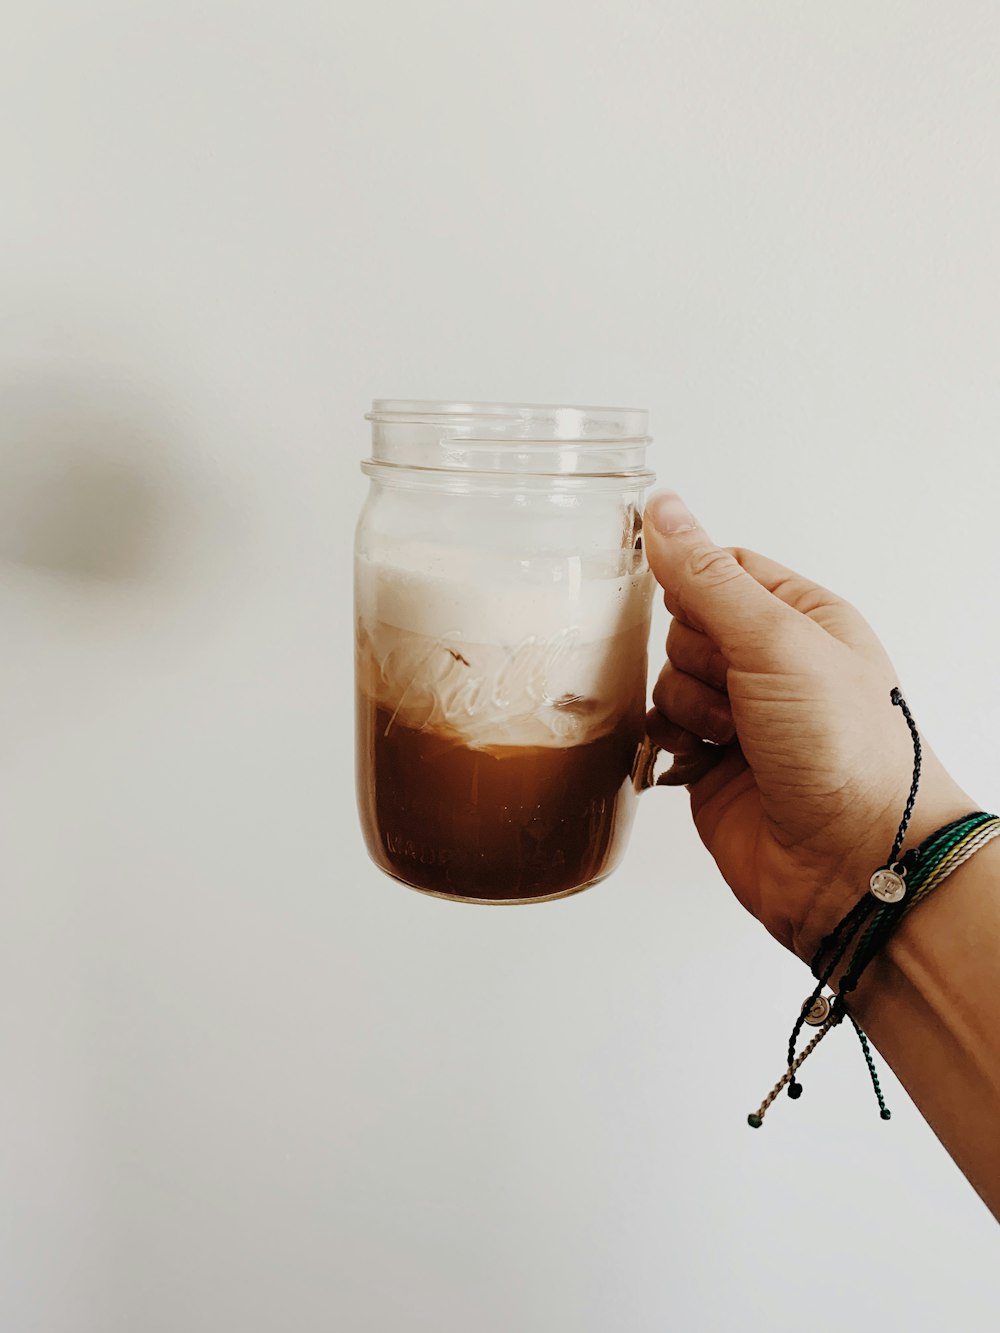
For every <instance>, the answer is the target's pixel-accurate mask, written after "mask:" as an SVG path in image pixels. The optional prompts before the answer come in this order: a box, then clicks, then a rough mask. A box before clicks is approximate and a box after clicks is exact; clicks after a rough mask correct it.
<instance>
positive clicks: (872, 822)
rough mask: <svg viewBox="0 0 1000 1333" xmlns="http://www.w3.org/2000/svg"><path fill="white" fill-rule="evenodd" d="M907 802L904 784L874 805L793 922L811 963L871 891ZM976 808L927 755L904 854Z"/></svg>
mask: <svg viewBox="0 0 1000 1333" xmlns="http://www.w3.org/2000/svg"><path fill="white" fill-rule="evenodd" d="M905 801H906V790H905V787H904V786H903V784H901V785H900V788H899V791H898V792H897V793H895V794H894V796H893V797H892V798H890V799H887V800H884V801H880V802H873V803H871V805H870V808H869V813H868V816H867V817H866V818H864V819H859V820H856V821H854V822H853V826H852V828H851V829H850V830H849V831H848V834H847V837H846V838H845V839H844V848H845V850H844V855H843V859H842V861H841V864H840V866H839V868H838V870H837V871H836V872H835V873H834V874H832V875H831V876H830V877H829V879H828V880H827V881H826V883H825V884H823V885H821V886H820V887H819V888H818V889H817V892H816V894H815V895H814V896H813V899H812V901H811V902H810V904H809V906H808V908H807V910H806V912H805V913H804V914H803V917H802V919H801V920H800V921H799V922H797V923H793V929H792V947H793V950H794V952H795V953H796V954H797V955H798V957H799V958H801V959H802V961H803V962H804V963H806V964H808V963H809V962H810V960H811V959H812V957H813V955H814V954H815V952H816V949H817V947H818V946H819V944H820V941H821V940H822V939H824V938H825V936H826V935H828V934H829V933H830V931H832V930H833V929H834V927H835V926H836V925H837V923H838V922H839V921H841V920H842V919H843V917H844V916H845V915H846V914H847V913H848V912H849V911H850V910H851V908H852V907H853V906H854V905H855V903H857V902H858V901H859V899H860V898H861V897H862V895H863V894H865V893H867V892H868V884H869V879H870V877H871V875H872V873H873V872H874V871H875V870H877V869H878V868H879V867H880V866H883V865H884V864H885V862H886V858H887V856H888V855H889V852H890V850H891V848H892V845H893V841H894V839H895V836H896V831H897V829H898V828H899V821H900V817H901V815H902V812H903V807H904V804H905ZM974 809H976V805H975V803H974V802H973V801H972V799H971V798H970V797H969V796H968V795H967V794H966V793H965V792H964V791H963V790H962V788H961V787H960V786H959V785H958V783H957V782H955V781H954V780H953V779H952V778H951V776H950V775H949V774H948V773H947V772H946V770H945V769H944V768H943V767H942V766H941V764H940V763H939V762H938V761H937V759H936V758H935V757H934V756H933V755H932V754H930V753H927V756H926V761H925V766H924V779H923V781H922V782H921V785H920V792H919V795H918V797H917V801H916V804H915V806H914V809H913V814H912V817H911V819H910V823H909V826H908V828H907V833H906V838H905V840H904V843H903V847H902V849H901V850H902V851H906V849H907V848H909V847H915V846H916V845H917V844H918V843H920V842H922V841H923V840H924V839H925V838H927V837H929V836H930V835H931V834H933V833H934V832H936V831H937V829H939V828H941V827H942V826H943V825H945V824H947V823H949V822H950V821H951V820H953V819H959V818H961V816H963V815H966V814H969V813H970V812H971V811H973V810H974Z"/></svg>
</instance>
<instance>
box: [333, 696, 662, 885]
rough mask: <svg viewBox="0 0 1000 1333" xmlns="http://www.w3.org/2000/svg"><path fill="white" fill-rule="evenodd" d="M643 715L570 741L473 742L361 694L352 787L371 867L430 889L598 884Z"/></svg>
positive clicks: (623, 818)
mask: <svg viewBox="0 0 1000 1333" xmlns="http://www.w3.org/2000/svg"><path fill="white" fill-rule="evenodd" d="M641 730H642V719H641V716H639V717H637V716H635V715H634V714H633V715H632V716H628V717H623V718H621V719H620V720H619V721H618V722H617V724H616V725H615V726H614V727H613V728H612V729H611V730H610V731H608V732H606V733H604V734H603V735H601V736H598V737H596V738H595V739H593V740H588V741H584V742H583V743H581V744H578V745H570V746H543V745H524V746H517V745H483V746H476V747H473V746H470V745H467V744H465V743H463V740H462V738H461V736H459V735H458V734H457V733H455V732H453V731H448V730H437V729H434V728H429V729H425V730H416V729H414V728H411V727H408V726H404V725H400V724H399V723H398V722H395V723H394V722H393V718H392V713H391V712H390V710H388V709H387V708H380V707H379V706H378V705H377V704H376V703H374V702H373V701H372V700H371V699H370V698H368V697H366V696H365V695H363V694H359V696H358V741H359V745H358V756H359V763H358V792H359V808H360V812H361V824H362V829H363V832H364V835H365V841H366V843H367V846H368V851H369V854H370V856H371V857H372V860H373V861H375V863H376V865H378V866H380V867H381V869H383V870H385V871H386V872H387V873H388V874H390V875H394V876H396V877H397V878H399V879H402V880H404V882H406V883H407V884H410V885H413V886H415V887H418V888H421V889H424V890H425V891H427V892H430V893H436V894H442V895H444V896H447V897H457V898H463V899H466V900H472V901H488V902H523V901H524V900H526V899H533V900H537V899H539V898H546V897H548V898H553V897H561V896H563V895H564V894H566V893H571V892H574V891H575V890H577V889H579V888H583V887H585V886H586V885H588V884H592V883H594V882H595V881H596V880H598V879H601V878H602V877H603V875H604V874H605V872H606V871H607V870H608V869H609V868H610V867H611V866H612V865H613V863H614V861H615V860H616V858H617V854H618V851H619V848H620V845H621V844H622V843H623V842H624V840H625V838H626V837H627V834H628V830H629V826H630V824H631V820H632V814H633V808H634V793H633V789H632V773H633V769H634V766H635V761H636V755H637V751H638V747H639V744H640V741H641Z"/></svg>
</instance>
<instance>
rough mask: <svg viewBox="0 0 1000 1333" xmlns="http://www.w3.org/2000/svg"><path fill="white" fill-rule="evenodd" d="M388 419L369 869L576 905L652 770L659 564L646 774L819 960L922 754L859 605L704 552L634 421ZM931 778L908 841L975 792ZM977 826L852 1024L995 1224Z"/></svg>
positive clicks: (364, 751) (367, 663)
mask: <svg viewBox="0 0 1000 1333" xmlns="http://www.w3.org/2000/svg"><path fill="white" fill-rule="evenodd" d="M372 416H373V419H374V420H375V435H376V448H375V450H374V451H373V459H372V460H371V462H370V463H369V464H368V465H366V470H369V471H370V475H372V477H373V482H374V483H375V486H374V496H373V499H371V500H370V501H369V505H368V506H367V508H366V513H365V515H363V518H362V522H361V524H360V526H359V533H358V562H357V566H356V568H357V584H356V598H357V611H358V614H357V630H358V722H359V726H358V741H359V744H358V790H359V806H360V810H361V817H362V827H363V829H364V832H365V836H366V840H367V842H368V846H369V851H370V852H371V854H372V856H373V859H374V860H375V861H376V863H377V864H379V865H380V866H381V867H382V868H383V869H385V870H387V871H388V873H390V874H393V875H394V876H396V877H397V878H400V879H402V880H403V881H404V882H406V883H409V884H411V885H413V886H414V887H418V888H422V889H424V890H425V891H430V892H437V893H440V894H442V895H443V896H452V897H460V898H465V899H466V900H469V899H471V900H473V901H494V902H496V901H508V902H510V901H519V902H525V901H536V900H538V899H541V898H545V897H559V896H563V895H565V894H566V893H571V892H575V891H576V890H577V889H579V888H583V887H586V886H587V885H588V884H589V883H593V882H596V880H597V879H600V878H602V877H603V876H604V875H605V874H607V873H608V872H609V870H610V869H611V868H613V866H614V864H615V863H616V862H617V860H618V859H619V858H620V855H621V851H622V848H623V846H624V841H625V838H626V837H627V831H628V824H629V821H630V818H631V813H632V806H633V801H634V796H635V793H636V792H637V791H638V790H640V789H641V788H642V787H643V786H646V785H648V784H649V781H650V771H651V761H650V752H649V751H648V749H647V750H646V751H645V752H644V750H643V746H642V744H641V735H640V733H641V730H642V719H641V716H640V710H641V709H644V703H643V702H642V701H643V698H644V690H645V675H646V658H645V648H646V637H647V636H648V625H649V598H650V593H651V581H652V579H655V580H656V583H657V584H659V586H660V587H661V588H662V590H663V595H664V600H665V603H666V606H667V609H668V610H669V611H670V613H671V615H672V617H673V621H672V624H671V627H670V631H669V634H668V638H667V644H666V653H667V662H666V664H665V666H664V667H663V670H662V671H661V672H660V675H659V679H658V680H657V683H656V685H655V688H654V691H653V705H654V706H653V709H652V710H651V711H650V712H649V713H648V715H647V716H646V719H645V731H646V732H647V734H648V739H649V741H651V742H652V744H653V745H654V746H655V747H657V748H658V749H662V750H665V751H669V752H670V753H671V754H672V755H673V766H672V768H670V770H669V771H668V772H667V773H665V774H664V775H663V776H662V777H661V778H660V779H659V785H667V786H671V785H672V786H684V787H686V788H687V789H688V791H689V792H690V799H691V808H692V814H693V816H694V821H695V824H696V827H697V830H698V833H699V835H700V836H701V838H702V841H703V842H704V844H705V846H706V847H707V848H708V850H709V852H710V853H711V854H712V856H713V857H714V859H715V861H716V863H717V865H718V867H719V870H720V871H721V873H722V875H723V877H724V878H725V880H726V881H727V883H728V884H729V886H730V888H731V889H732V890H733V893H734V894H735V896H736V897H737V899H738V900H739V901H740V902H741V903H742V904H743V906H744V907H745V908H746V909H747V910H748V911H750V912H751V913H752V914H753V915H754V916H755V917H756V918H757V919H758V920H759V921H760V922H761V923H762V924H763V925H764V926H765V927H766V928H767V929H768V931H769V932H770V933H771V934H772V935H773V936H774V937H775V938H776V939H777V940H779V941H780V943H782V944H783V945H784V946H785V947H786V948H788V949H789V950H791V951H792V952H794V953H796V954H797V955H798V956H799V957H800V958H801V959H802V960H803V961H806V962H808V961H809V960H810V959H813V958H814V957H815V955H816V953H817V950H818V949H819V948H821V947H822V945H823V942H824V941H826V940H828V939H829V938H830V936H831V932H833V931H835V929H836V927H837V925H838V923H840V922H842V921H843V920H844V919H845V916H846V915H847V914H849V913H850V912H851V910H852V908H853V907H854V905H855V904H857V903H858V901H859V897H861V896H862V895H863V894H864V890H865V888H866V886H867V885H868V883H869V877H870V876H872V871H873V870H875V868H876V867H878V866H880V865H882V864H883V862H884V859H885V853H886V848H887V847H889V846H890V845H893V834H894V832H896V830H897V825H898V824H899V816H900V811H901V810H902V809H903V808H904V806H906V805H907V788H908V783H909V778H910V773H911V769H912V766H913V753H912V750H911V748H910V737H909V735H908V734H907V729H906V727H904V726H903V725H902V724H901V720H900V716H899V713H898V712H897V711H896V710H895V709H893V708H892V707H891V705H890V703H889V698H890V692H891V691H892V690H893V689H894V687H895V685H896V676H895V672H894V670H893V667H892V664H891V662H890V661H889V659H888V656H887V655H886V653H885V650H884V649H883V648H882V646H881V644H880V642H879V640H878V639H877V637H876V636H875V634H874V632H873V631H872V630H871V628H870V627H869V626H868V625H867V623H866V622H865V621H864V619H863V618H862V617H861V616H860V614H859V613H858V612H857V611H856V610H855V609H854V608H853V607H851V606H850V605H849V604H848V603H846V602H844V601H843V600H841V599H840V598H838V597H837V596H835V595H834V594H832V593H830V592H828V591H826V590H825V589H823V588H821V587H819V586H817V585H816V584H814V583H812V582H810V581H809V580H808V579H806V578H803V577H801V576H800V575H798V574H796V573H794V572H792V571H791V570H788V569H786V568H784V567H783V566H781V565H779V564H777V563H775V562H774V561H772V560H769V559H768V558H766V557H764V556H761V555H757V554H755V553H753V552H750V551H745V550H741V549H735V550H729V549H724V548H721V547H718V546H716V545H715V544H714V543H713V542H712V540H711V539H710V538H709V537H708V535H707V534H706V533H705V532H704V531H703V529H702V528H701V527H700V526H699V525H698V523H697V522H696V521H695V519H694V518H693V517H692V516H691V515H690V513H689V512H688V511H687V509H686V508H685V507H684V504H683V502H682V501H681V500H680V498H679V497H677V496H676V495H673V494H671V493H663V494H660V495H656V496H654V497H653V498H652V499H651V500H650V501H649V503H648V505H647V506H646V509H645V515H644V519H643V521H642V522H641V524H640V521H639V517H638V508H637V506H638V505H639V504H640V503H641V496H642V492H643V490H644V488H645V487H646V485H647V484H648V482H649V480H650V475H649V474H648V473H647V472H646V471H645V468H644V457H643V449H644V445H645V443H646V442H647V440H646V437H645V430H644V426H645V421H644V415H643V414H638V413H630V412H624V413H619V412H615V411H614V410H612V409H561V408H553V409H548V408H525V407H514V408H511V407H508V406H506V405H467V404H463V405H444V404H412V403H408V404H398V403H393V404H386V403H377V404H376V405H375V409H374V411H373V414H372ZM418 496H419V497H420V499H419V501H417V502H415V497H418ZM442 496H450V497H451V498H452V502H451V503H442V502H441V498H442ZM470 497H471V499H470ZM456 498H460V503H458V504H455V503H454V499H456ZM640 528H641V536H640ZM528 534H530V541H526V537H527V536H528ZM394 730H395V732H396V736H395V739H394V738H393V732H394ZM644 755H645V757H644ZM449 774H451V775H452V777H451V778H449V777H448V775H449ZM920 779H921V781H920V788H919V799H918V800H917V802H916V804H915V806H913V810H912V819H911V820H910V823H909V829H908V842H914V841H920V840H921V839H924V838H925V837H926V836H927V835H930V834H932V833H934V831H935V830H939V829H941V828H942V827H943V826H944V827H945V828H947V826H948V825H949V823H950V822H951V821H959V820H961V819H963V818H964V817H966V816H968V812H969V811H970V810H972V809H974V803H973V802H972V801H971V799H970V798H969V797H968V796H967V795H966V793H964V792H963V791H962V789H961V787H960V786H959V785H958V783H957V782H956V781H955V780H954V779H953V778H952V777H951V776H950V775H949V774H948V773H947V772H946V771H945V769H944V768H943V766H942V765H941V763H940V762H939V760H938V759H937V758H936V756H934V755H933V753H931V752H929V751H928V750H927V749H926V748H924V750H923V756H922V764H921V766H920ZM911 804H912V802H911ZM907 808H909V807H908V806H907ZM983 819H984V820H985V819H986V816H983ZM982 831H984V832H985V834H986V836H985V837H984V836H982V835H981V836H980V837H979V838H978V844H981V849H978V850H977V854H976V855H974V856H971V858H970V859H968V860H967V861H965V863H964V864H959V865H958V867H957V868H956V869H955V870H954V874H953V875H949V880H950V882H949V883H948V884H947V887H946V888H944V889H942V891H941V892H940V893H934V894H933V895H932V896H931V897H930V898H929V900H928V901H926V902H921V903H919V905H918V908H917V910H913V911H912V912H908V913H907V914H906V915H905V917H902V918H901V919H900V922H899V924H898V926H897V927H896V928H895V929H894V930H893V932H892V934H891V935H890V936H889V937H888V938H887V940H886V942H885V944H884V947H883V948H882V949H881V950H880V951H879V953H878V955H877V956H876V957H874V959H873V961H872V962H871V965H870V966H868V967H867V968H866V970H865V972H864V975H863V977H861V979H860V982H859V984H858V985H857V988H856V989H855V990H853V991H852V993H851V994H850V996H849V997H848V1005H849V1008H848V1014H849V1017H850V1018H851V1020H852V1022H855V1023H856V1024H857V1025H859V1026H860V1028H863V1029H864V1030H865V1031H866V1032H867V1033H868V1034H869V1035H870V1036H871V1037H872V1039H873V1041H874V1043H875V1045H876V1046H877V1047H878V1049H879V1051H880V1052H881V1053H882V1054H883V1055H884V1057H885V1058H886V1059H887V1060H888V1062H889V1063H890V1064H891V1066H892V1067H893V1069H894V1070H895V1072H896V1074H897V1075H898V1077H899V1078H900V1080H901V1082H902V1083H903V1084H904V1086H905V1087H906V1088H907V1090H908V1092H909V1093H910V1095H911V1096H912V1098H913V1100H914V1102H915V1103H916V1104H917V1106H918V1107H919V1109H920V1110H921V1112H922V1113H923V1115H924V1116H925V1117H926V1119H927V1120H928V1122H929V1123H930V1125H931V1126H932V1128H933V1129H934V1130H935V1132H936V1133H937V1134H938V1136H939V1138H940V1139H941V1141H942V1142H943V1144H944V1146H945V1147H946V1149H947V1150H948V1151H949V1152H950V1153H951V1155H952V1156H953V1158H954V1159H955V1161H956V1163H957V1164H958V1166H959V1167H960V1168H961V1170H962V1171H963V1172H964V1173H965V1174H966V1176H967V1177H968V1178H969V1180H970V1181H971V1183H972V1184H973V1186H974V1187H975V1188H976V1189H977V1191H978V1192H979V1194H980V1195H981V1196H982V1198H983V1199H984V1201H985V1202H986V1204H987V1205H988V1207H989V1208H990V1209H991V1210H992V1211H993V1213H994V1215H996V1216H997V1217H998V1218H1000V838H997V839H996V840H995V841H989V837H991V836H992V833H993V832H995V831H996V830H995V828H994V826H993V824H991V823H986V824H984V825H983V826H982ZM987 844H988V845H987ZM873 879H874V877H873ZM467 889H468V890H470V891H469V892H466V890H467ZM830 984H831V987H834V986H836V984H837V975H836V974H834V975H833V977H832V980H831V982H830ZM818 989H819V988H817V990H818ZM790 1069H791V1060H790ZM796 1086H797V1085H796V1084H795V1083H794V1080H793V1081H792V1083H791V1085H790V1087H789V1091H790V1092H792V1094H793V1095H794V1093H795V1090H796ZM883 1114H885V1115H887V1114H888V1113H887V1112H885V1111H884V1112H883ZM750 1121H751V1123H752V1124H753V1123H755V1121H756V1123H757V1124H758V1125H759V1123H760V1121H759V1119H758V1118H755V1117H753V1116H751V1117H750Z"/></svg>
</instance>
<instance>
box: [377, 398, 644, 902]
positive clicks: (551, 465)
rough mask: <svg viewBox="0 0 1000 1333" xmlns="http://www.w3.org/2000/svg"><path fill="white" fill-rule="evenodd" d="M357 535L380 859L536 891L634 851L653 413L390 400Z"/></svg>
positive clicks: (573, 882) (591, 877)
mask: <svg viewBox="0 0 1000 1333" xmlns="http://www.w3.org/2000/svg"><path fill="white" fill-rule="evenodd" d="M368 420H369V421H371V423H372V455H371V458H370V459H368V460H367V461H366V462H364V463H363V464H362V468H363V470H364V471H365V473H366V474H367V475H368V476H369V477H370V478H371V488H370V492H369V495H368V499H367V502H366V503H365V506H364V509H363V511H362V514H361V519H360V522H359V524H358V530H357V541H356V547H355V626H356V635H357V640H356V646H357V659H356V663H357V666H356V679H357V783H358V804H359V811H360V816H361V826H362V829H363V832H364V836H365V841H366V843H367V846H368V851H369V854H370V855H371V857H372V860H373V861H374V862H375V864H376V865H377V866H379V867H380V869H382V870H384V871H385V872H386V873H387V874H389V875H392V876H394V877H395V878H396V879H398V880H401V881H402V882H403V883H404V884H408V885H410V886H411V887H413V888H416V889H421V890H423V891H425V892H428V893H433V894H438V895H440V896H443V897H447V898H457V899H461V900H463V901H466V902H491V903H496V902H506V903H524V902H537V901H541V900H544V899H549V898H559V897H562V896H564V895H566V894H570V893H575V892H576V891H577V890H579V889H583V888H586V887H587V886H588V885H590V884H594V883H596V882H597V881H598V880H600V879H603V878H604V877H605V876H606V875H608V874H609V873H610V872H611V871H612V870H613V869H614V867H615V866H616V865H617V863H618V861H619V860H620V858H621V855H622V852H623V850H624V847H625V843H626V840H627V837H628V832H629V828H630V825H631V822H632V817H633V814H634V808H635V802H636V798H637V792H638V790H639V789H640V787H641V786H642V785H643V783H644V774H645V770H646V769H647V768H648V759H649V756H648V751H645V749H644V745H643V733H644V717H645V700H646V648H647V641H648V638H649V619H650V607H651V600H652V575H651V574H650V572H649V568H648V566H647V564H646V560H645V557H644V555H643V551H642V541H641V537H640V525H641V514H642V502H643V493H644V491H645V489H646V487H647V486H648V485H649V484H650V482H651V481H652V480H653V475H652V473H650V472H649V471H647V470H646V447H647V445H648V443H649V437H648V435H647V433H646V432H647V415H646V413H645V412H643V411H637V410H633V409H618V408H594V407H548V406H545V407H540V406H530V405H522V404H505V403H504V404H501V403H437V402H401V401H392V400H381V399H380V400H377V401H376V402H375V403H374V404H373V407H372V411H371V413H370V414H369V416H368Z"/></svg>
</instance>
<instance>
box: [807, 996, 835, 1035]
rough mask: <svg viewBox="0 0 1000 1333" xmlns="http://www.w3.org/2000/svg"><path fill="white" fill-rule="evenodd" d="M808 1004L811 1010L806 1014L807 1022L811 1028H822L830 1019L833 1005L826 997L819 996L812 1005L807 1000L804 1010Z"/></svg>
mask: <svg viewBox="0 0 1000 1333" xmlns="http://www.w3.org/2000/svg"><path fill="white" fill-rule="evenodd" d="M807 1004H808V1005H809V1010H808V1012H807V1013H806V1022H807V1023H808V1024H809V1026H810V1027H811V1028H818V1027H822V1026H823V1024H824V1023H825V1022H826V1020H827V1019H828V1018H829V1017H830V1013H831V1011H832V1009H833V1005H832V1004H831V1003H830V1001H829V1000H828V999H827V998H826V996H825V995H817V996H816V998H815V1000H813V1001H812V1003H811V1004H810V1003H809V1000H808V999H806V1001H805V1004H803V1006H802V1008H803V1010H804V1009H805V1007H806V1005H807Z"/></svg>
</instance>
